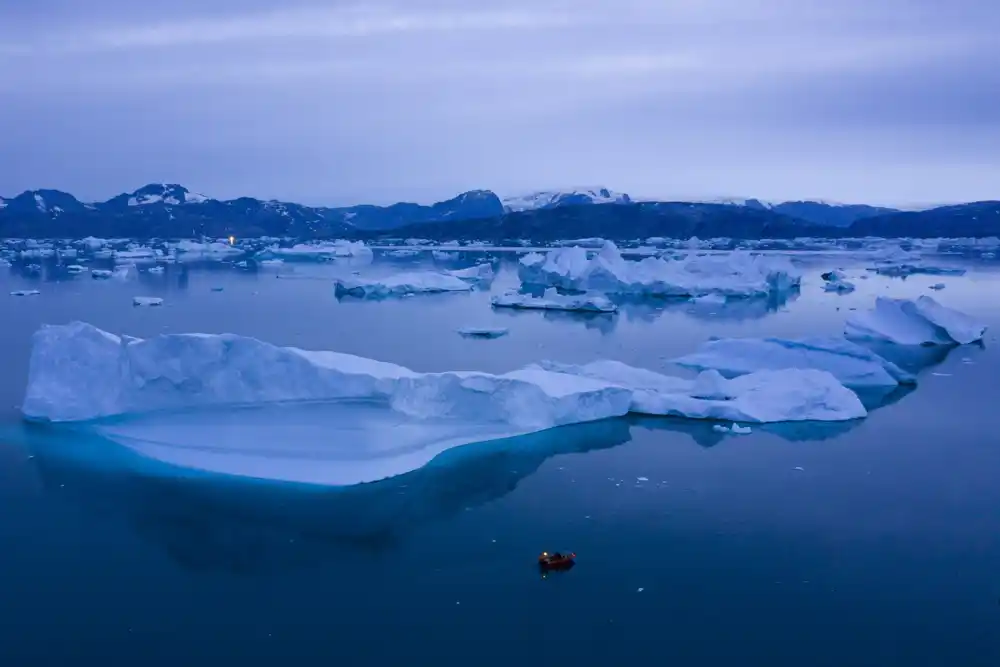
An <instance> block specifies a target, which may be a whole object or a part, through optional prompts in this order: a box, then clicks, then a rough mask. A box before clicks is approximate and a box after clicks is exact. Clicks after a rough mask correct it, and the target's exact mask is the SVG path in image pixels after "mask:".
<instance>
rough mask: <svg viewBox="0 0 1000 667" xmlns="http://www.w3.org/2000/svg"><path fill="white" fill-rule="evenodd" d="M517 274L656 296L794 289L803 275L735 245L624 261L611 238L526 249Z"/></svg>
mask: <svg viewBox="0 0 1000 667" xmlns="http://www.w3.org/2000/svg"><path fill="white" fill-rule="evenodd" d="M518 276H519V277H520V279H521V282H522V283H523V284H526V285H538V286H546V287H559V288H562V289H568V290H577V291H594V292H604V293H606V294H614V295H628V296H661V297H667V296H678V297H680V296H683V297H697V296H702V295H705V294H712V293H715V294H721V295H724V296H733V297H751V296H766V295H770V294H772V293H775V292H780V291H783V290H791V289H794V288H795V287H797V286H798V285H799V283H800V282H801V279H802V275H801V273H800V272H799V271H798V269H796V268H795V266H793V265H792V263H791V261H790V260H788V259H787V258H784V257H765V256H763V255H753V254H750V253H748V252H743V251H736V252H732V253H729V254H727V255H725V256H712V255H705V256H696V257H692V258H688V259H684V260H667V259H661V258H656V257H646V258H645V259H643V260H641V261H629V260H626V259H624V258H623V257H622V255H621V252H619V250H618V247H617V246H616V245H615V244H614V243H612V242H611V241H606V242H605V243H604V244H603V247H602V248H601V250H600V251H599V252H598V253H597V254H596V255H595V256H594V257H592V258H591V257H590V255H589V253H588V251H587V250H586V249H585V248H582V247H579V246H574V247H570V248H559V249H556V250H551V251H549V252H548V253H547V254H545V255H543V254H541V253H531V254H528V255H525V256H524V257H522V258H521V260H520V263H519V265H518Z"/></svg>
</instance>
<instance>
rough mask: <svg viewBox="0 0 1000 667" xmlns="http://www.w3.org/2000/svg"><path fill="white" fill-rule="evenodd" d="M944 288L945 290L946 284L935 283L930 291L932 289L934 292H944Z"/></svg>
mask: <svg viewBox="0 0 1000 667" xmlns="http://www.w3.org/2000/svg"><path fill="white" fill-rule="evenodd" d="M944 288H945V284H944V283H934V284H933V285H931V287H930V289H932V290H936V291H941V290H943V289H944Z"/></svg>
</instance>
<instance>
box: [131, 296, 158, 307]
mask: <svg viewBox="0 0 1000 667" xmlns="http://www.w3.org/2000/svg"><path fill="white" fill-rule="evenodd" d="M132 305H133V306H162V305H163V299H161V298H160V297H158V296H134V297H132Z"/></svg>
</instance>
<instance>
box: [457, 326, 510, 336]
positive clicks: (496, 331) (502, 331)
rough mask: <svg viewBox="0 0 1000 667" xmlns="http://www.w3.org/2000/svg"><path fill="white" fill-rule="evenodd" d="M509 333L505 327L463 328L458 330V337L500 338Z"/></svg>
mask: <svg viewBox="0 0 1000 667" xmlns="http://www.w3.org/2000/svg"><path fill="white" fill-rule="evenodd" d="M509 331H510V330H509V329H507V328H505V327H463V328H461V329H459V330H458V335H460V336H464V337H466V338H500V337H502V336H506V335H507V333H508V332H509Z"/></svg>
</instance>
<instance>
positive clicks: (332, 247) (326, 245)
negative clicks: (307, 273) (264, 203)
mask: <svg viewBox="0 0 1000 667" xmlns="http://www.w3.org/2000/svg"><path fill="white" fill-rule="evenodd" d="M347 257H353V258H356V259H361V260H367V261H371V260H372V258H373V257H374V253H372V250H371V248H369V247H368V246H366V245H365V244H364V242H362V241H343V240H336V241H329V242H317V243H300V244H298V245H293V246H291V247H288V248H282V247H280V246H277V245H273V246H270V247H268V248H266V249H264V250H263V251H261V252H260V253H258V255H257V259H287V260H297V261H314V262H316V261H324V260H330V259H337V258H347Z"/></svg>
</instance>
